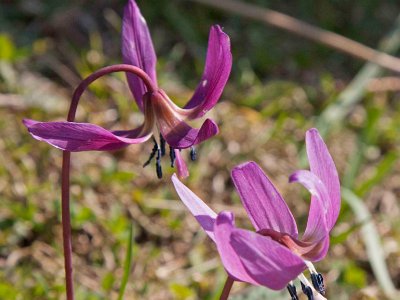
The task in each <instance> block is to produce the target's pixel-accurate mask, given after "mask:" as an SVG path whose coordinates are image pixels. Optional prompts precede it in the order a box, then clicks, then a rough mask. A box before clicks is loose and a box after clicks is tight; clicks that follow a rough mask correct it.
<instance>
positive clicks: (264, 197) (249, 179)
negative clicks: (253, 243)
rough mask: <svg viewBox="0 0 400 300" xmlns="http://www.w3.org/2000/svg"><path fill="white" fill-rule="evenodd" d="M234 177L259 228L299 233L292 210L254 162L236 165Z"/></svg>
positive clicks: (255, 225) (237, 187)
mask: <svg viewBox="0 0 400 300" xmlns="http://www.w3.org/2000/svg"><path fill="white" fill-rule="evenodd" d="M232 179H233V182H234V184H235V186H236V189H237V190H238V192H239V195H240V199H241V200H242V203H243V206H244V207H245V208H246V211H247V214H248V215H249V217H250V219H251V221H252V223H253V225H254V227H255V228H256V230H260V229H263V228H269V229H273V230H276V231H279V232H282V233H288V234H290V235H291V236H293V237H295V238H296V237H297V226H296V222H295V220H294V218H293V215H292V213H291V212H290V210H289V208H288V206H287V205H286V203H285V201H284V200H283V198H282V196H281V195H280V194H279V192H278V191H277V190H276V188H275V187H274V185H273V184H272V182H271V181H270V180H269V179H268V177H267V176H266V175H265V174H264V172H263V171H262V170H261V168H260V167H259V166H258V165H257V164H256V163H255V162H248V163H244V164H242V165H240V166H237V167H236V168H234V169H233V170H232Z"/></svg>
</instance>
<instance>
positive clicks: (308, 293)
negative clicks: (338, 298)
mask: <svg viewBox="0 0 400 300" xmlns="http://www.w3.org/2000/svg"><path fill="white" fill-rule="evenodd" d="M301 289H302V290H303V293H304V295H306V296H307V299H308V300H314V295H313V292H312V289H311V288H310V287H309V286H306V285H304V283H302V282H301Z"/></svg>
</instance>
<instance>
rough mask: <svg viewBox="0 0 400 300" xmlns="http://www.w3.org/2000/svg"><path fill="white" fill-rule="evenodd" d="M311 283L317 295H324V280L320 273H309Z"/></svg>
mask: <svg viewBox="0 0 400 300" xmlns="http://www.w3.org/2000/svg"><path fill="white" fill-rule="evenodd" d="M311 282H312V284H313V286H314V288H315V289H316V290H317V291H318V293H320V294H322V295H325V285H324V278H323V277H322V275H321V273H311Z"/></svg>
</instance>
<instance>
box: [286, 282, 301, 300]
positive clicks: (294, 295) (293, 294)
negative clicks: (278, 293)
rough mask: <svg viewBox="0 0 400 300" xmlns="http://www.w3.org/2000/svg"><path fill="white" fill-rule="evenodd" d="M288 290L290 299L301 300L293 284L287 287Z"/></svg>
mask: <svg viewBox="0 0 400 300" xmlns="http://www.w3.org/2000/svg"><path fill="white" fill-rule="evenodd" d="M287 289H288V291H289V294H290V297H291V298H292V299H291V300H299V298H298V297H297V291H296V287H295V286H294V284H293V283H292V282H291V283H289V284H288V285H287Z"/></svg>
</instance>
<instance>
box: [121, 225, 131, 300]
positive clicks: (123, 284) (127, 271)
mask: <svg viewBox="0 0 400 300" xmlns="http://www.w3.org/2000/svg"><path fill="white" fill-rule="evenodd" d="M132 256H133V224H132V223H131V226H130V228H129V237H128V247H127V249H126V257H125V262H124V275H123V277H122V281H121V287H120V289H119V294H118V300H122V299H123V297H124V293H125V288H126V285H127V283H128V279H129V274H130V272H131V268H132Z"/></svg>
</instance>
